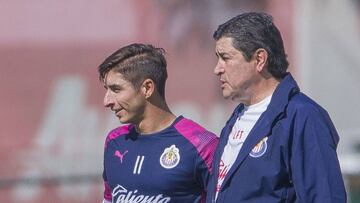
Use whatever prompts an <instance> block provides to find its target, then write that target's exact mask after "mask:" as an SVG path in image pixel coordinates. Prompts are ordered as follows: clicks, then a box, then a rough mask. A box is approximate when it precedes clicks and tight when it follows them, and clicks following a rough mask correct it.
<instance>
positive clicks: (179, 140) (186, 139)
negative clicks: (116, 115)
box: [103, 116, 218, 203]
mask: <svg viewBox="0 0 360 203" xmlns="http://www.w3.org/2000/svg"><path fill="white" fill-rule="evenodd" d="M217 143H218V138H217V137H216V136H215V135H214V134H213V133H211V132H209V131H207V130H206V129H204V128H203V127H201V126H200V125H199V124H197V123H195V122H193V121H191V120H189V119H186V118H184V117H182V116H179V117H178V118H177V119H176V120H175V121H174V123H173V124H172V125H171V126H169V127H168V128H166V129H164V130H162V131H160V132H157V133H154V134H146V135H141V134H139V133H137V132H136V130H135V128H134V126H133V125H125V126H121V127H119V128H116V129H114V130H113V131H111V132H110V133H109V135H108V136H107V139H106V143H105V152H104V172H103V178H104V183H105V192H104V199H105V200H107V201H110V202H114V203H125V202H126V203H131V202H151V203H175V202H178V203H187V202H189V203H190V202H191V203H193V202H205V201H204V197H205V192H206V191H205V189H206V185H207V181H208V178H209V176H210V172H211V165H212V159H213V154H214V151H215V148H216V145H217Z"/></svg>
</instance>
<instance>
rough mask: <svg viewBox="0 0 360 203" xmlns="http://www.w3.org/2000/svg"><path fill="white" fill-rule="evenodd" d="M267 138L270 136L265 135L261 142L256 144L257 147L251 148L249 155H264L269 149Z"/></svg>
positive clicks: (255, 156)
mask: <svg viewBox="0 0 360 203" xmlns="http://www.w3.org/2000/svg"><path fill="white" fill-rule="evenodd" d="M267 140H268V137H264V138H263V139H262V140H261V141H260V142H259V143H257V145H255V147H254V148H253V149H252V150H251V152H250V153H249V155H250V156H251V157H254V158H257V157H261V156H262V155H264V154H265V152H266V149H267V142H266V141H267Z"/></svg>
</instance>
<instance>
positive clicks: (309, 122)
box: [207, 74, 346, 203]
mask: <svg viewBox="0 0 360 203" xmlns="http://www.w3.org/2000/svg"><path fill="white" fill-rule="evenodd" d="M243 108H244V106H243V105H242V104H240V105H239V106H238V107H237V108H236V109H235V110H234V112H233V114H232V116H231V117H230V119H229V120H228V121H227V123H226V125H225V127H224V128H223V130H222V132H221V135H220V142H219V145H218V147H217V149H216V152H215V155H214V161H213V164H214V165H213V175H212V177H211V178H210V181H209V184H208V194H207V203H210V202H211V203H213V202H224V203H233V202H234V203H239V202H243V203H246V202H249V203H250V202H257V203H260V202H264V203H275V202H304V203H310V202H321V203H325V202H326V203H333V202H346V192H345V187H344V182H343V179H342V175H341V171H340V166H339V162H338V158H337V154H336V147H337V144H338V142H339V136H338V134H337V132H336V129H335V127H334V125H333V124H332V122H331V120H330V117H329V115H328V113H327V112H326V111H325V110H324V109H323V108H322V107H320V106H319V105H318V104H316V103H315V102H314V101H313V100H311V99H310V98H309V97H307V96H306V95H304V94H303V93H301V92H300V90H299V87H298V86H297V84H296V82H295V80H294V79H293V77H292V76H291V75H290V74H287V75H286V76H285V78H284V79H283V80H282V81H281V82H280V84H279V85H278V87H277V88H276V90H275V92H274V94H273V96H272V99H271V102H270V104H269V106H268V108H267V110H266V111H265V112H264V113H263V114H262V115H261V117H260V118H259V120H258V121H257V122H256V124H255V126H254V127H253V129H252V131H251V132H250V134H249V136H248V137H247V139H246V141H245V143H244V145H243V147H242V148H241V150H240V152H239V154H238V156H237V159H236V161H235V163H234V165H233V166H232V167H231V169H230V170H229V172H228V173H227V175H226V176H225V179H224V182H223V184H222V187H221V190H220V192H219V195H218V198H217V200H216V201H215V188H216V183H217V178H218V174H219V162H220V159H221V155H222V153H223V150H224V147H225V145H226V143H227V140H228V136H229V134H230V132H231V129H232V126H233V125H234V123H235V121H236V119H237V117H238V114H239V113H240V112H241V111H242V109H243Z"/></svg>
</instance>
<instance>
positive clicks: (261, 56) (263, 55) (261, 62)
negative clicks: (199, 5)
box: [253, 48, 268, 72]
mask: <svg viewBox="0 0 360 203" xmlns="http://www.w3.org/2000/svg"><path fill="white" fill-rule="evenodd" d="M253 56H254V59H255V61H256V70H257V71H258V72H262V71H263V70H264V68H266V65H267V60H268V53H267V51H266V50H265V49H263V48H260V49H257V50H256V51H255V53H254V55H253Z"/></svg>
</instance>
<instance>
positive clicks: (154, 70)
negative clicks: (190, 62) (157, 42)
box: [99, 43, 167, 99]
mask: <svg viewBox="0 0 360 203" xmlns="http://www.w3.org/2000/svg"><path fill="white" fill-rule="evenodd" d="M164 55H165V50H164V49H163V48H155V47H154V46H153V45H150V44H140V43H135V44H130V45H128V46H125V47H122V48H120V49H119V50H117V51H116V52H114V53H113V54H111V55H110V56H109V57H107V58H106V59H105V61H104V62H103V63H102V64H101V65H100V66H99V74H100V80H101V81H104V80H105V77H106V74H107V73H108V72H109V71H110V70H113V69H114V70H115V71H117V72H119V73H121V74H122V75H123V76H124V78H125V80H127V81H129V82H130V83H131V84H132V85H133V86H134V87H135V88H139V87H140V85H141V83H142V82H143V81H144V80H145V79H147V78H149V79H151V80H153V81H154V83H155V86H156V88H157V90H158V92H159V94H160V96H161V97H163V99H165V82H166V79H167V70H166V59H165V56H164Z"/></svg>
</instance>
